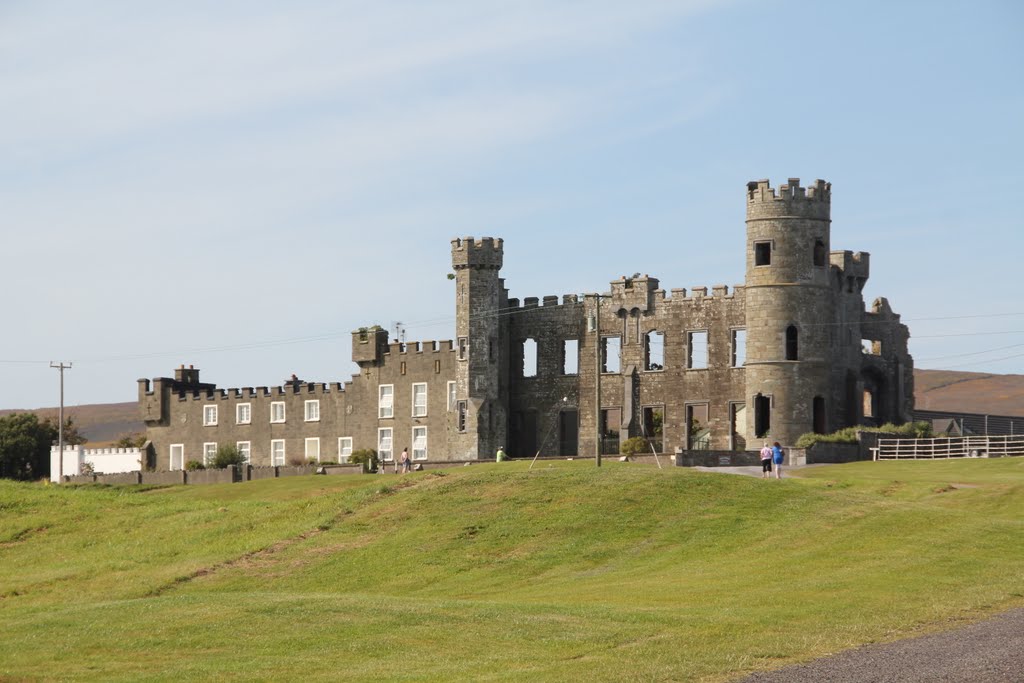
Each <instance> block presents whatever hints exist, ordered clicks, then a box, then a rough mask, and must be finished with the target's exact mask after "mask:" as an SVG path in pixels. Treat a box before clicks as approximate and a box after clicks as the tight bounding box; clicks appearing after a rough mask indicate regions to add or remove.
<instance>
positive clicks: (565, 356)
mask: <svg viewBox="0 0 1024 683" xmlns="http://www.w3.org/2000/svg"><path fill="white" fill-rule="evenodd" d="M579 371H580V341H579V339H566V340H565V342H564V343H563V344H562V374H563V375H576V374H579Z"/></svg>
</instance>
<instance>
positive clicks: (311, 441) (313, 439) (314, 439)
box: [303, 436, 320, 462]
mask: <svg viewBox="0 0 1024 683" xmlns="http://www.w3.org/2000/svg"><path fill="white" fill-rule="evenodd" d="M304 444H305V446H304V448H303V454H304V455H305V457H306V462H309V461H310V459H311V456H310V455H309V446H310V444H316V461H317V462H320V437H319V436H307V437H306V439H305V441H304Z"/></svg>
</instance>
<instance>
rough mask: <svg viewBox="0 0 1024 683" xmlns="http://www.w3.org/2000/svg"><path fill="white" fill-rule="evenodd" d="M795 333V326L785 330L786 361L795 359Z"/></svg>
mask: <svg viewBox="0 0 1024 683" xmlns="http://www.w3.org/2000/svg"><path fill="white" fill-rule="evenodd" d="M797 346H798V344H797V331H796V325H790V326H789V327H787V328H786V360H796V359H797Z"/></svg>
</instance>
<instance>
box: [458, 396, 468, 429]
mask: <svg viewBox="0 0 1024 683" xmlns="http://www.w3.org/2000/svg"><path fill="white" fill-rule="evenodd" d="M457 410H458V417H457V420H456V427H457V429H458V430H459V431H460V432H464V431H466V412H467V411H468V410H469V404H468V403H467V402H466V401H459V402H458V406H457Z"/></svg>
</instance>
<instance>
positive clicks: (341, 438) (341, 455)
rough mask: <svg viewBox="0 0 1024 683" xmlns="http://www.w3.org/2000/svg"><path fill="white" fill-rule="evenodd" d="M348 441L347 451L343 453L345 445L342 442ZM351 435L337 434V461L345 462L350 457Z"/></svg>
mask: <svg viewBox="0 0 1024 683" xmlns="http://www.w3.org/2000/svg"><path fill="white" fill-rule="evenodd" d="M346 441H347V442H348V453H345V446H343V445H342V443H343V442H346ZM352 450H353V448H352V437H351V436H339V437H338V463H346V462H348V459H349V458H350V457H352Z"/></svg>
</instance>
